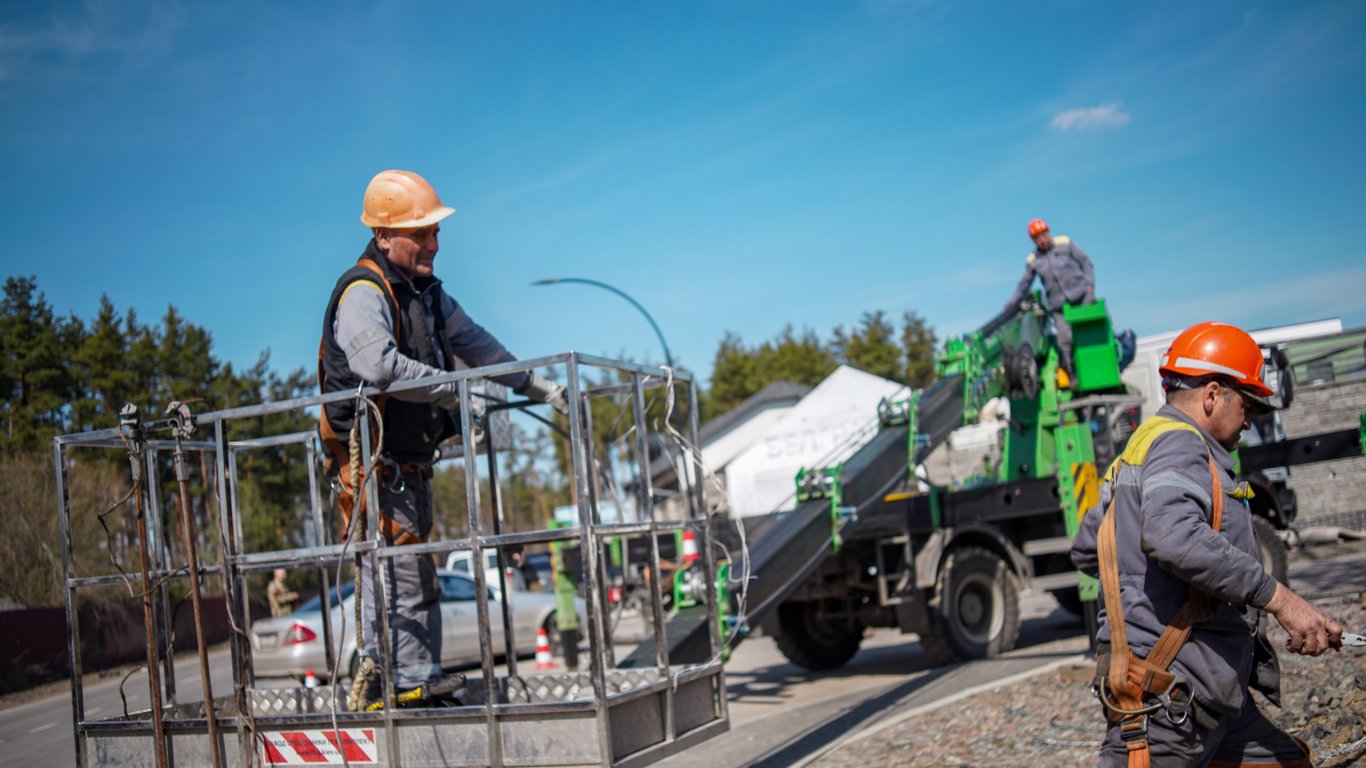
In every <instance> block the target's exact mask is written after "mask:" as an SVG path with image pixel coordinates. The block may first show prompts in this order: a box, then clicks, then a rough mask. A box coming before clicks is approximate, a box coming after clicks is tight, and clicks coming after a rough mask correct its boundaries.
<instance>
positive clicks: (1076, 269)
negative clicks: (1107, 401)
mask: <svg viewBox="0 0 1366 768" xmlns="http://www.w3.org/2000/svg"><path fill="white" fill-rule="evenodd" d="M1028 231H1029V237H1030V238H1031V239H1032V240H1033V241H1034V250H1033V251H1030V253H1029V255H1028V256H1026V257H1025V273H1024V277H1022V278H1020V284H1019V285H1017V286H1016V287H1015V292H1014V293H1012V294H1011V295H1010V299H1009V300H1007V301H1006V311H1011V310H1014V309H1015V308H1017V307H1019V306H1021V303H1022V302H1023V301H1024V300H1025V296H1026V294H1028V293H1029V286H1030V285H1032V284H1033V283H1034V278H1035V276H1037V277H1038V278H1039V279H1041V280H1042V281H1043V292H1044V308H1045V309H1046V310H1047V311H1048V317H1049V318H1050V319H1051V320H1052V321H1053V329H1054V333H1055V334H1056V335H1057V338H1058V352H1059V357H1060V360H1059V365H1061V366H1062V369H1063V370H1064V371H1066V372H1067V381H1066V382H1063V383H1061V384H1060V385H1059V386H1063V387H1069V386H1071V380H1072V379H1074V378H1076V373H1077V372H1076V369H1075V368H1074V367H1073V364H1072V326H1071V325H1070V324H1069V323H1068V322H1067V319H1066V318H1064V317H1063V314H1062V307H1063V305H1064V304H1071V305H1073V306H1085V305H1087V304H1095V303H1096V275H1095V271H1094V269H1093V268H1092V267H1091V258H1090V257H1089V256H1087V255H1086V252H1085V251H1083V250H1082V249H1081V246H1079V245H1077V244H1076V243H1074V242H1072V238H1070V237H1068V236H1066V235H1057V236H1056V237H1055V236H1054V235H1053V234H1052V233H1051V232H1049V230H1048V223H1047V222H1045V221H1044V220H1043V219H1035V220H1033V221H1031V222H1029V227H1028Z"/></svg>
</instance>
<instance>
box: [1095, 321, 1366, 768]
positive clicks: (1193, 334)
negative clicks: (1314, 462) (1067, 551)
mask: <svg viewBox="0 0 1366 768" xmlns="http://www.w3.org/2000/svg"><path fill="white" fill-rule="evenodd" d="M1262 365H1263V360H1262V351H1261V349H1260V348H1259V347H1258V346H1257V343H1256V342H1255V341H1253V339H1252V337H1251V336H1249V335H1248V334H1247V333H1245V332H1243V331H1242V330H1241V329H1239V328H1236V327H1234V326H1231V325H1226V324H1223V323H1214V322H1205V323H1199V324H1197V325H1194V326H1191V327H1190V328H1187V329H1186V330H1185V331H1183V332H1182V333H1181V334H1180V335H1179V336H1177V337H1176V339H1175V340H1174V341H1173V342H1172V344H1171V347H1170V348H1169V349H1168V350H1167V354H1166V355H1165V356H1163V358H1162V360H1161V364H1160V371H1161V374H1162V376H1163V382H1162V383H1163V388H1164V389H1165V390H1166V398H1167V403H1166V405H1164V406H1163V407H1162V408H1161V409H1160V410H1159V411H1158V412H1157V414H1156V415H1154V416H1153V417H1151V418H1149V419H1147V420H1146V421H1144V422H1143V424H1142V425H1141V426H1139V428H1138V430H1137V431H1136V432H1135V433H1134V435H1133V436H1132V437H1131V438H1130V439H1129V442H1128V445H1127V447H1126V448H1125V450H1124V453H1123V454H1122V455H1121V456H1120V457H1119V458H1118V459H1116V460H1115V462H1114V463H1113V464H1112V465H1111V466H1110V469H1109V471H1108V472H1107V473H1106V476H1105V480H1106V482H1105V485H1104V487H1103V490H1102V494H1101V503H1100V504H1099V505H1098V506H1096V507H1093V508H1092V509H1090V510H1089V511H1088V512H1087V513H1086V516H1085V517H1084V518H1083V519H1082V524H1081V529H1080V530H1079V531H1078V532H1077V536H1076V539H1075V541H1074V542H1073V545H1072V553H1071V554H1072V562H1073V563H1074V564H1075V565H1076V566H1077V567H1078V568H1079V569H1081V570H1082V571H1084V572H1086V573H1088V574H1091V575H1092V576H1099V578H1100V580H1101V592H1102V596H1103V600H1104V605H1103V608H1102V611H1101V613H1100V623H1099V627H1100V629H1099V632H1098V633H1097V635H1098V640H1099V642H1100V645H1099V651H1098V653H1097V669H1096V680H1095V687H1096V690H1097V692H1098V694H1099V695H1100V697H1101V701H1102V703H1103V705H1104V708H1105V713H1106V719H1107V721H1108V723H1109V728H1108V730H1107V731H1106V734H1105V739H1104V741H1103V742H1102V744H1101V754H1100V758H1101V759H1100V764H1101V765H1102V766H1130V767H1134V766H1148V765H1150V764H1151V765H1153V766H1196V765H1200V766H1204V765H1211V760H1212V761H1214V762H1213V763H1212V764H1213V765H1281V766H1308V765H1309V764H1310V762H1309V755H1308V749H1307V748H1306V747H1305V746H1304V744H1303V742H1300V741H1298V740H1297V739H1295V738H1294V737H1292V736H1290V735H1288V734H1286V733H1284V732H1283V731H1281V730H1280V729H1279V728H1277V727H1276V726H1275V725H1274V724H1272V722H1271V721H1270V720H1268V719H1267V718H1266V716H1265V715H1263V714H1262V713H1261V711H1260V710H1259V709H1258V707H1257V703H1256V702H1255V701H1254V700H1253V698H1252V696H1251V689H1256V690H1258V691H1261V692H1262V693H1263V694H1264V695H1266V696H1267V698H1268V699H1270V700H1271V701H1272V702H1275V703H1277V704H1279V701H1280V671H1279V668H1278V666H1277V662H1276V653H1275V651H1274V650H1272V648H1271V646H1270V644H1269V643H1267V641H1266V637H1265V635H1264V634H1263V633H1262V631H1261V629H1260V616H1261V614H1260V612H1261V611H1266V612H1267V613H1270V614H1271V615H1273V616H1275V618H1276V620H1277V621H1278V622H1279V623H1280V624H1281V626H1282V627H1284V628H1285V629H1286V631H1287V632H1289V634H1290V640H1289V642H1288V643H1287V648H1288V649H1289V650H1290V651H1291V652H1293V653H1299V654H1304V655H1307V656H1317V655H1319V654H1321V653H1323V652H1324V651H1327V650H1328V649H1330V648H1340V647H1341V644H1342V627H1341V626H1339V625H1338V624H1337V623H1336V622H1334V621H1332V620H1330V619H1327V618H1325V617H1324V616H1323V615H1322V614H1321V613H1319V611H1318V610H1317V609H1316V608H1314V607H1313V606H1312V605H1310V604H1309V603H1307V602H1305V600H1303V599H1302V598H1301V597H1299V596H1298V595H1296V594H1295V593H1294V592H1292V591H1291V590H1290V589H1289V588H1288V587H1287V586H1285V585H1284V584H1281V583H1279V582H1277V581H1276V580H1275V579H1273V578H1272V577H1271V576H1270V575H1269V574H1267V572H1266V570H1265V569H1264V568H1263V567H1262V564H1261V560H1260V558H1259V552H1258V547H1257V541H1256V538H1255V535H1254V532H1253V528H1252V516H1251V513H1250V511H1249V509H1248V506H1247V501H1246V499H1247V497H1248V496H1249V495H1250V494H1248V493H1247V491H1246V485H1244V484H1239V483H1237V481H1236V480H1235V479H1234V475H1233V473H1232V470H1233V464H1234V460H1233V457H1232V455H1231V454H1230V451H1232V450H1233V449H1234V448H1236V447H1237V445H1238V438H1239V435H1240V434H1241V432H1242V430H1243V429H1245V428H1246V427H1247V423H1248V418H1249V416H1250V415H1251V414H1253V413H1257V412H1265V411H1268V410H1270V409H1271V407H1272V406H1271V405H1270V404H1269V403H1268V402H1267V400H1266V398H1267V397H1269V396H1270V395H1271V390H1270V389H1269V388H1268V387H1267V386H1266V384H1265V383H1264V382H1263V381H1262Z"/></svg>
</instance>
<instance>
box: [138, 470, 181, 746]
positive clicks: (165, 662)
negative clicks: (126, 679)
mask: <svg viewBox="0 0 1366 768" xmlns="http://www.w3.org/2000/svg"><path fill="white" fill-rule="evenodd" d="M143 458H144V459H145V461H144V462H143V463H144V464H145V470H144V471H146V473H147V478H148V482H147V487H149V488H160V487H161V471H160V468H159V467H158V466H157V460H156V450H155V449H153V450H149V451H148V452H147V454H146V455H145V456H144V457H143ZM147 517H148V521H149V528H148V532H149V533H150V535H151V539H152V541H151V546H150V549H151V550H152V553H153V554H152V562H153V563H154V564H155V565H156V569H157V570H159V571H161V572H162V573H170V572H171V570H172V560H173V559H174V558H173V555H172V552H171V542H170V541H168V540H167V539H166V526H165V521H164V520H163V519H162V516H161V494H159V493H153V494H151V495H150V496H148V497H147ZM170 607H171V591H170V587H168V586H167V584H166V582H165V581H164V580H162V581H161V584H160V585H159V586H158V587H157V602H156V612H157V625H158V626H160V627H161V637H160V638H158V639H159V640H160V641H161V642H160V643H158V647H157V654H158V655H159V656H160V657H161V674H162V678H161V688H162V690H163V691H165V692H166V702H167V703H168V704H170V705H171V706H172V707H174V706H175V705H176V691H175V614H174V612H173V611H171V610H170ZM171 759H172V760H174V759H175V756H174V754H172V755H171Z"/></svg>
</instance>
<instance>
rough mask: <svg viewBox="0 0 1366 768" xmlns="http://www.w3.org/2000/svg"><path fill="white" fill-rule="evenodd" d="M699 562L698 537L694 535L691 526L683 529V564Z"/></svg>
mask: <svg viewBox="0 0 1366 768" xmlns="http://www.w3.org/2000/svg"><path fill="white" fill-rule="evenodd" d="M695 562H697V537H696V536H694V535H693V532H692V529H691V528H684V529H683V564H684V565H692V564H693V563H695Z"/></svg>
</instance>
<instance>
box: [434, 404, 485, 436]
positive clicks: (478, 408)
mask: <svg viewBox="0 0 1366 768" xmlns="http://www.w3.org/2000/svg"><path fill="white" fill-rule="evenodd" d="M436 404H437V406H438V407H440V408H445V409H446V410H447V411H449V412H450V414H451V418H453V419H456V422H455V423H456V424H459V423H460V421H459V419H460V409H461V405H462V404H461V402H460V396H459V395H447V396H446V397H443V398H441V399H440V400H437V401H436ZM468 406H469V412H470V421H471V422H472V423H473V424H474V442H475V444H476V445H478V444H479V443H480V442H481V441H482V440H483V439H484V427H485V425H486V424H487V423H488V422H487V421H486V420H485V419H486V417H485V415H484V400H483V398H480V397H474V396H471V397H470V401H469V403H468Z"/></svg>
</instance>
